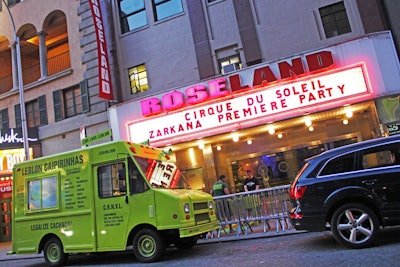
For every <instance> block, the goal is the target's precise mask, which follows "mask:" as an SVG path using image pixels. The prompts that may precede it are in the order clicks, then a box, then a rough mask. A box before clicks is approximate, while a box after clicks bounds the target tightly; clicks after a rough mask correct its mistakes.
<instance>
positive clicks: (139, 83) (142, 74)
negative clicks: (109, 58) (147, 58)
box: [128, 64, 149, 94]
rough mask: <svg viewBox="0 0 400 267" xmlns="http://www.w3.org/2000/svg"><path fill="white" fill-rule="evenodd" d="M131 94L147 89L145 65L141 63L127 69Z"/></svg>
mask: <svg viewBox="0 0 400 267" xmlns="http://www.w3.org/2000/svg"><path fill="white" fill-rule="evenodd" d="M128 73H129V82H130V85H131V94H136V93H140V92H144V91H147V90H149V83H148V81H147V70H146V65H145V64H142V65H139V66H136V67H132V68H130V69H128Z"/></svg>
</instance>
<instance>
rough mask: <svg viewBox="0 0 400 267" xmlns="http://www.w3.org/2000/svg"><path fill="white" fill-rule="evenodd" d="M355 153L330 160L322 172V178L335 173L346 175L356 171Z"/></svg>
mask: <svg viewBox="0 0 400 267" xmlns="http://www.w3.org/2000/svg"><path fill="white" fill-rule="evenodd" d="M354 163H355V153H350V154H346V155H342V156H339V157H337V158H334V159H332V160H330V161H329V162H328V163H327V164H326V165H325V167H324V168H323V169H322V170H321V172H320V174H319V175H320V176H324V175H330V174H335V173H344V172H351V171H354V169H355V168H354V166H355V164H354Z"/></svg>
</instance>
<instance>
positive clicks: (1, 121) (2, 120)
mask: <svg viewBox="0 0 400 267" xmlns="http://www.w3.org/2000/svg"><path fill="white" fill-rule="evenodd" d="M8 128H9V123H8V109H7V108H6V109H3V110H0V130H3V129H8Z"/></svg>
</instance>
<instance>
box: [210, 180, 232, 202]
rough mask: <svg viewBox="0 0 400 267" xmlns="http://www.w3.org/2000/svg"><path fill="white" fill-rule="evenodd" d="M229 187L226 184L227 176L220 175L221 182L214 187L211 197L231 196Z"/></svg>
mask: <svg viewBox="0 0 400 267" xmlns="http://www.w3.org/2000/svg"><path fill="white" fill-rule="evenodd" d="M229 194H230V192H229V189H228V185H227V184H226V183H225V175H220V176H219V180H218V181H217V182H216V183H215V184H214V185H213V187H212V189H211V195H213V196H214V197H218V196H223V195H229Z"/></svg>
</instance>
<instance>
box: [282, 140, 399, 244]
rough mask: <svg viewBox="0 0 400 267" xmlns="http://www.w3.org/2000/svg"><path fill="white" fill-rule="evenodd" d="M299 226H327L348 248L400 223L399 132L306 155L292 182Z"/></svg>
mask: <svg viewBox="0 0 400 267" xmlns="http://www.w3.org/2000/svg"><path fill="white" fill-rule="evenodd" d="M290 197H291V199H292V203H293V208H292V209H291V210H290V212H289V216H290V219H291V222H292V224H293V225H294V227H295V229H297V230H307V231H325V230H329V229H330V230H331V231H332V233H333V236H334V237H335V239H336V240H337V241H338V242H339V243H340V244H343V245H345V246H347V247H350V248H363V247H367V246H370V245H372V244H373V243H374V241H376V239H377V236H378V233H379V230H380V228H381V227H385V226H393V225H400V135H396V136H391V137H383V138H377V139H373V140H368V141H363V142H359V143H355V144H351V145H347V146H343V147H339V148H335V149H332V150H328V151H325V152H323V153H321V154H319V155H317V156H315V157H312V158H309V159H307V160H306V164H305V165H304V166H303V168H302V169H301V170H300V171H299V173H298V174H297V176H296V178H295V180H294V182H293V183H292V185H291V188H290Z"/></svg>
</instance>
